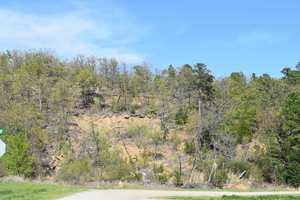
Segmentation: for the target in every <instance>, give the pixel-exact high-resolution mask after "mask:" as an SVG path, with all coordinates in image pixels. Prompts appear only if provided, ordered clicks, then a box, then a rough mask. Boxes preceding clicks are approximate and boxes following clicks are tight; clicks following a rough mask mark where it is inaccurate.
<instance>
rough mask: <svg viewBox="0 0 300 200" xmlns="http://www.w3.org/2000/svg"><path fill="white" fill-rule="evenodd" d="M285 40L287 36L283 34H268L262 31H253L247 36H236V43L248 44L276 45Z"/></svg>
mask: <svg viewBox="0 0 300 200" xmlns="http://www.w3.org/2000/svg"><path fill="white" fill-rule="evenodd" d="M286 39H287V34H284V33H269V32H267V31H264V30H254V31H252V32H250V33H247V34H242V35H239V36H238V41H239V42H241V43H250V44H261V43H265V44H276V43H279V42H282V41H284V40H286Z"/></svg>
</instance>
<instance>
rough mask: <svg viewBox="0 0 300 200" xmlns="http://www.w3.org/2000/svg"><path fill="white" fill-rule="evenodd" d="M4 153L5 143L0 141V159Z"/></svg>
mask: <svg viewBox="0 0 300 200" xmlns="http://www.w3.org/2000/svg"><path fill="white" fill-rule="evenodd" d="M4 153H5V143H4V142H3V141H2V140H0V157H1V156H2V155H3V154H4Z"/></svg>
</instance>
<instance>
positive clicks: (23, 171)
mask: <svg viewBox="0 0 300 200" xmlns="http://www.w3.org/2000/svg"><path fill="white" fill-rule="evenodd" d="M6 141H7V149H6V152H5V154H4V155H3V164H4V166H5V174H6V175H24V176H26V177H30V176H32V174H33V158H32V157H31V155H30V142H27V141H26V136H25V134H23V133H20V134H17V135H15V136H13V137H11V136H6Z"/></svg>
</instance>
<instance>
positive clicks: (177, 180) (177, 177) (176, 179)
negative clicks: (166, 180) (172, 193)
mask: <svg viewBox="0 0 300 200" xmlns="http://www.w3.org/2000/svg"><path fill="white" fill-rule="evenodd" d="M172 183H173V184H174V185H175V186H176V187H180V186H182V185H183V181H182V178H181V175H180V172H179V171H175V172H174V179H173V181H172Z"/></svg>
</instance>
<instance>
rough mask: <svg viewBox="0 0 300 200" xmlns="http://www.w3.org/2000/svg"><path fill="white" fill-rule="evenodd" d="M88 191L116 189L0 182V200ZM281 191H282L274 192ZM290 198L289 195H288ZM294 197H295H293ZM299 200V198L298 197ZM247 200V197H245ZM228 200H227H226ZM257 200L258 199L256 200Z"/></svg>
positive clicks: (32, 199) (195, 199) (193, 199)
mask: <svg viewBox="0 0 300 200" xmlns="http://www.w3.org/2000/svg"><path fill="white" fill-rule="evenodd" d="M89 189H116V188H110V187H106V188H95V187H82V186H81V187H79V186H61V185H49V184H37V183H4V182H0V200H11V199H13V200H21V199H22V200H24V199H25V200H46V199H48V200H50V199H58V198H62V197H65V196H68V195H71V194H74V193H77V192H83V191H86V190H89ZM117 189H124V190H128V189H129V190H166V191H215V192H221V191H222V192H224V191H231V192H258V191H259V192H263V191H275V190H256V191H255V190H247V191H244V190H243V191H242V190H233V189H226V190H221V189H214V190H196V189H180V188H178V189H176V188H174V189H172V188H137V187H122V188H117ZM276 191H282V190H276ZM289 196H291V195H289ZM295 196H296V195H295ZM298 197H299V198H298V199H300V196H298ZM157 198H158V199H181V200H185V199H187V200H208V199H218V200H227V199H224V197H157ZM247 198H248V197H247ZM228 200H229V199H228ZM257 200H258V199H257Z"/></svg>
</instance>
